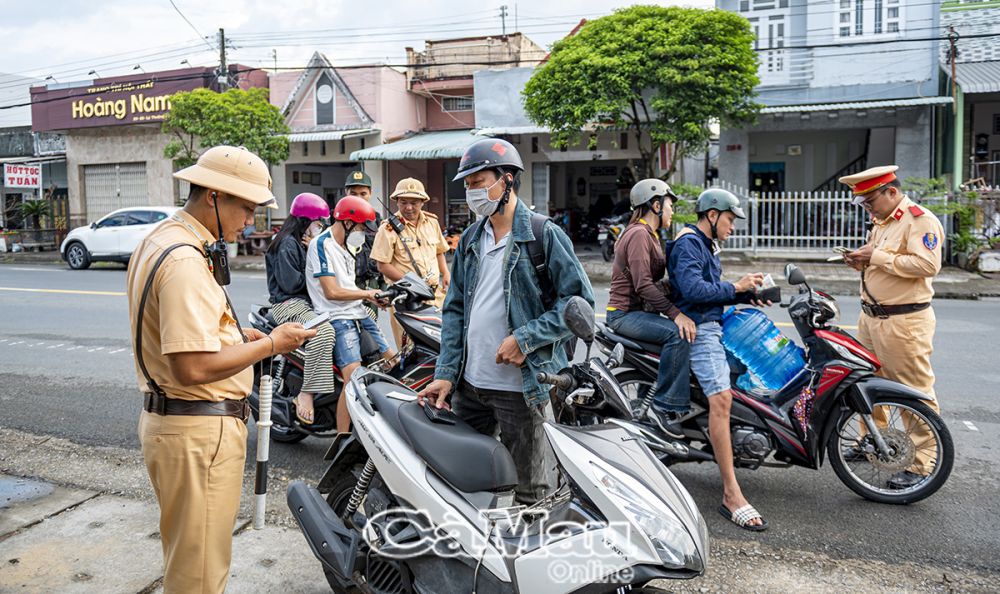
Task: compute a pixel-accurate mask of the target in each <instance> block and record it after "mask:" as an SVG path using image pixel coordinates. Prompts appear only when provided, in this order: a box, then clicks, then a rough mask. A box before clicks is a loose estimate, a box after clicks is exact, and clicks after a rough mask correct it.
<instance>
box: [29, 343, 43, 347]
mask: <svg viewBox="0 0 1000 594" xmlns="http://www.w3.org/2000/svg"><path fill="white" fill-rule="evenodd" d="M43 344H45V343H44V342H36V343H35V344H29V345H28V346H32V347H36V346H42V345H43Z"/></svg>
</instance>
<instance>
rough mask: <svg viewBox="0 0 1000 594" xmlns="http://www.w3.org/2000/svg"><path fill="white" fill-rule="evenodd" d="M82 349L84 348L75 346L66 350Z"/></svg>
mask: <svg viewBox="0 0 1000 594" xmlns="http://www.w3.org/2000/svg"><path fill="white" fill-rule="evenodd" d="M80 348H83V347H81V346H75V347H69V348H68V349H66V350H67V351H75V350H76V349H80Z"/></svg>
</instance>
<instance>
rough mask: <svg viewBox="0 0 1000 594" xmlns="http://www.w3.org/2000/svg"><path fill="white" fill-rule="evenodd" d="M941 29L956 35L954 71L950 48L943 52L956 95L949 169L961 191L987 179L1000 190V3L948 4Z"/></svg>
mask: <svg viewBox="0 0 1000 594" xmlns="http://www.w3.org/2000/svg"><path fill="white" fill-rule="evenodd" d="M941 26H942V28H943V29H944V30H945V31H948V30H949V28H950V30H951V31H953V33H954V34H955V35H956V39H955V48H956V49H957V50H958V54H957V56H956V59H955V60H954V62H955V63H954V66H953V65H952V60H951V55H950V51H949V50H950V43H945V44H943V46H944V47H942V48H941V54H940V58H941V67H942V70H943V72H944V76H945V77H947V78H948V80H949V81H951V80H954V81H955V82H956V83H957V84H956V86H955V87H954V88H952V87H950V86H949V87H948V88H947V89H945V92H946V93H952V94H954V96H955V98H956V109H955V110H954V111H953V114H952V115H953V128H952V130H953V137H952V142H951V146H952V153H953V154H952V158H951V159H950V161H949V162H948V163H947V164H946V165H947V168H948V170H949V171H950V172H951V173H952V176H953V179H954V182H955V185H956V187H957V186H958V185H959V184H960V183H961V182H963V181H966V180H975V179H982V180H983V182H985V183H986V184H987V185H990V186H993V187H995V188H996V187H1000V2H995V1H994V2H982V1H979V2H972V1H969V0H962V1H952V2H944V3H943V4H942V5H941Z"/></svg>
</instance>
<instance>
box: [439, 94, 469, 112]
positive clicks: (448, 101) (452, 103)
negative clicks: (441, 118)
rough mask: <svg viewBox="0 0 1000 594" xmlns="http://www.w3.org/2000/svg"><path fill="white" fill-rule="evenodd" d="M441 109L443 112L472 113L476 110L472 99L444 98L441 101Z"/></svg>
mask: <svg viewBox="0 0 1000 594" xmlns="http://www.w3.org/2000/svg"><path fill="white" fill-rule="evenodd" d="M441 109H442V110H444V111H473V110H475V109H476V103H475V100H474V99H473V98H472V97H445V98H444V99H442V100H441Z"/></svg>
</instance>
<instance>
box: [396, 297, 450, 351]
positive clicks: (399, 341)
mask: <svg viewBox="0 0 1000 594" xmlns="http://www.w3.org/2000/svg"><path fill="white" fill-rule="evenodd" d="M444 296H445V291H444V290H443V289H442V288H441V287H438V288H437V290H436V291H435V293H434V301H433V302H432V303H433V304H434V306H435V307H437V308H438V309H441V306H442V305H444ZM389 322H390V323H391V324H392V338H393V339H394V340H395V341H396V348H397V349H401V348H403V327H402V326H400V325H399V322H397V321H396V309H395V308H392V307H391V308H389Z"/></svg>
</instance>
